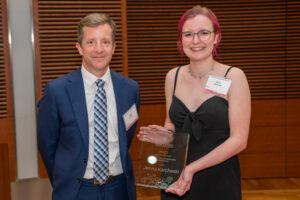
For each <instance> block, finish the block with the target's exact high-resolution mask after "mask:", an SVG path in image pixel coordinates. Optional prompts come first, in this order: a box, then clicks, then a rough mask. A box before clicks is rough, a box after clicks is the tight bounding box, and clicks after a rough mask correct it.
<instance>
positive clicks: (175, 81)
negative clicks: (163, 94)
mask: <svg viewBox="0 0 300 200" xmlns="http://www.w3.org/2000/svg"><path fill="white" fill-rule="evenodd" d="M179 69H180V67H178V68H177V70H176V74H175V80H174V89H173V95H174V94H175V89H176V83H177V76H178V72H179Z"/></svg>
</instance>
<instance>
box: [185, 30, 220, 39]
mask: <svg viewBox="0 0 300 200" xmlns="http://www.w3.org/2000/svg"><path fill="white" fill-rule="evenodd" d="M205 31H207V32H208V33H209V38H210V37H211V34H212V33H215V31H211V30H206V29H202V30H200V31H198V32H197V33H194V32H192V31H182V32H181V38H187V37H184V36H183V35H184V34H185V33H190V34H193V36H192V37H191V38H187V39H190V40H194V38H195V35H197V37H198V39H199V40H202V41H207V40H208V39H209V38H208V39H206V40H203V39H201V35H200V36H199V33H203V32H205Z"/></svg>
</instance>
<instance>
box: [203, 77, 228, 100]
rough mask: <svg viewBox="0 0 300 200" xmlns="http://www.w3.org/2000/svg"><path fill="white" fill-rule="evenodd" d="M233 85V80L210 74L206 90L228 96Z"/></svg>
mask: <svg viewBox="0 0 300 200" xmlns="http://www.w3.org/2000/svg"><path fill="white" fill-rule="evenodd" d="M230 85H231V80H229V79H227V78H224V77H218V76H213V75H209V77H208V80H207V82H206V85H205V90H206V91H208V92H211V93H214V94H217V95H220V96H226V95H227V93H228V90H229V88H230Z"/></svg>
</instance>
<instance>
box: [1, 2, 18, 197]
mask: <svg viewBox="0 0 300 200" xmlns="http://www.w3.org/2000/svg"><path fill="white" fill-rule="evenodd" d="M13 120H14V119H13V104H12V84H11V70H10V55H9V44H8V21H7V5H6V0H0V144H6V145H7V148H8V159H7V160H5V161H3V160H1V162H8V163H3V165H6V164H8V166H9V169H10V170H8V171H6V173H10V175H8V174H7V176H6V177H10V178H11V180H15V178H16V174H15V173H16V171H15V139H14V125H13ZM3 165H2V166H3ZM0 177H1V176H0ZM0 194H1V191H0Z"/></svg>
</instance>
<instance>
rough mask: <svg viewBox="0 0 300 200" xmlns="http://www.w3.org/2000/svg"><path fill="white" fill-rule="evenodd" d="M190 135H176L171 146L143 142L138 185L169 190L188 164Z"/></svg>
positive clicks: (137, 178)
mask: <svg viewBox="0 0 300 200" xmlns="http://www.w3.org/2000/svg"><path fill="white" fill-rule="evenodd" d="M188 143H189V134H187V133H174V135H173V141H172V142H171V143H170V144H152V143H149V142H141V147H140V152H139V157H138V166H137V171H136V185H137V186H143V187H151V188H158V189H167V188H168V186H169V185H171V184H172V183H174V182H175V181H176V180H177V179H178V178H179V176H180V174H181V171H182V169H183V168H184V166H185V163H186V157H187V151H188Z"/></svg>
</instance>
